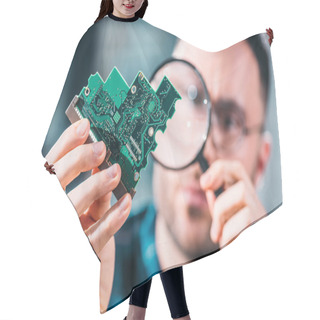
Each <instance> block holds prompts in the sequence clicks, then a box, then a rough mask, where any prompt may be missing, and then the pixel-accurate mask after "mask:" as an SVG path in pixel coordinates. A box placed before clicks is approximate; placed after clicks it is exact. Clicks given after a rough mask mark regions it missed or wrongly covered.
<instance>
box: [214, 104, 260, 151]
mask: <svg viewBox="0 0 320 320" xmlns="http://www.w3.org/2000/svg"><path fill="white" fill-rule="evenodd" d="M211 126H212V134H211V138H212V143H213V145H214V147H215V149H216V150H217V152H218V153H219V154H220V155H228V154H232V153H234V152H235V151H236V150H237V149H238V148H240V147H241V144H242V142H243V140H244V139H245V137H246V136H248V135H250V134H253V133H262V132H263V131H264V123H262V124H258V125H254V126H251V127H247V126H246V119H245V113H244V111H243V109H241V108H240V107H239V106H238V105H237V103H236V102H235V101H233V100H219V101H217V102H216V103H215V104H214V106H213V108H212V112H211Z"/></svg>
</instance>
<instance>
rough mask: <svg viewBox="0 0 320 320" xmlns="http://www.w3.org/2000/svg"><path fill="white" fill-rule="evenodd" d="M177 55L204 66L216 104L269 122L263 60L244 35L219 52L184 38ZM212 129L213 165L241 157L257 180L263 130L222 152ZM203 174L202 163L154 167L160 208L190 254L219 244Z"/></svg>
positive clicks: (249, 123)
mask: <svg viewBox="0 0 320 320" xmlns="http://www.w3.org/2000/svg"><path fill="white" fill-rule="evenodd" d="M174 56H175V57H176V58H180V59H184V60H187V61H189V62H191V63H192V64H193V65H194V66H195V67H196V68H197V69H198V70H199V72H200V73H201V75H202V77H203V79H204V81H205V83H206V86H207V89H208V91H209V95H210V99H211V102H212V108H213V109H214V108H215V106H218V105H219V106H220V107H221V106H222V107H223V104H224V103H226V102H228V104H229V105H230V104H231V105H232V106H233V107H234V108H239V111H240V112H242V113H243V114H244V119H245V125H246V127H248V128H250V127H254V126H257V125H261V124H262V123H263V122H264V104H263V101H262V98H261V87H260V86H261V82H260V75H259V68H258V63H257V61H256V58H255V56H254V54H253V52H252V51H251V49H250V47H249V45H248V44H247V43H246V42H245V41H242V42H240V43H238V44H236V45H235V46H233V47H231V48H228V49H227V50H224V51H220V52H217V53H208V52H205V51H202V50H199V49H197V48H196V47H193V46H190V45H188V44H187V43H185V42H182V41H180V42H179V43H178V45H177V46H176V48H175V51H174ZM213 131H214V129H213V127H212V128H211V132H210V133H209V137H208V140H207V142H206V145H205V148H204V153H203V154H204V157H205V158H206V160H207V161H208V164H209V166H210V164H212V163H213V162H214V161H215V160H216V159H219V158H220V159H234V160H239V161H240V162H241V163H242V164H243V166H244V168H245V169H246V172H247V173H248V176H249V177H250V179H251V180H252V182H253V184H254V185H255V184H256V179H257V178H258V175H261V168H260V167H261V166H259V157H260V150H261V148H262V147H263V146H262V145H263V139H262V137H261V135H260V134H259V133H255V134H250V135H248V136H245V137H244V139H243V140H242V143H241V144H240V145H238V146H237V148H236V149H234V150H233V151H231V152H229V153H227V154H221V152H220V153H219V152H218V150H216V148H215V146H214V144H213V142H212V134H213ZM258 167H259V168H260V169H258ZM201 174H202V171H201V168H200V166H199V164H198V163H195V164H193V165H191V166H190V167H188V168H187V169H184V170H180V171H172V170H167V169H164V168H163V167H161V166H160V165H159V164H155V167H154V181H155V182H156V183H155V185H154V192H155V201H156V206H157V211H158V214H159V215H162V217H163V218H164V221H165V223H166V226H167V228H168V230H169V232H170V234H171V236H172V238H173V239H174V241H175V242H176V244H177V245H178V247H180V249H181V251H182V252H183V253H185V254H186V255H187V256H189V257H190V258H193V257H195V256H199V255H201V254H205V253H208V252H211V251H212V250H213V249H214V248H217V244H214V243H213V242H212V241H211V239H210V228H211V224H212V219H211V215H210V213H209V208H208V205H207V201H206V196H205V193H204V192H203V191H202V189H201V188H200V181H199V180H200V176H201Z"/></svg>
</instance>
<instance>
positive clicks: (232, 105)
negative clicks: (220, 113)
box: [211, 99, 246, 120]
mask: <svg viewBox="0 0 320 320" xmlns="http://www.w3.org/2000/svg"><path fill="white" fill-rule="evenodd" d="M211 109H212V111H214V109H218V110H223V109H228V110H236V111H237V112H238V113H239V114H240V115H242V116H243V119H244V120H246V112H245V110H244V107H243V106H241V105H240V104H239V103H238V102H237V101H236V100H234V99H218V100H217V101H212V106H211Z"/></svg>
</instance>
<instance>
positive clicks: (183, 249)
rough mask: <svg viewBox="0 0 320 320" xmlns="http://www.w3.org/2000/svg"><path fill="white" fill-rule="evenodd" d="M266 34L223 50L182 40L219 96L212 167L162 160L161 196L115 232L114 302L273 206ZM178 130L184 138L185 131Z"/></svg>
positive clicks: (179, 54)
mask: <svg viewBox="0 0 320 320" xmlns="http://www.w3.org/2000/svg"><path fill="white" fill-rule="evenodd" d="M263 36H264V35H259V36H255V37H252V38H249V39H247V40H245V41H242V42H239V43H238V44H236V45H234V46H232V47H230V48H228V49H226V50H224V51H220V52H217V53H210V52H205V51H202V50H200V49H198V48H196V47H193V46H191V45H189V44H188V43H186V42H183V41H179V42H178V43H177V45H176V47H175V49H174V53H173V56H174V57H175V58H179V59H183V60H186V61H188V62H190V63H192V64H193V65H194V66H195V67H196V68H197V69H198V71H199V72H200V74H201V75H202V77H203V79H204V82H205V84H206V87H207V89H208V93H209V96H210V100H211V103H212V119H213V125H212V127H211V130H210V132H209V137H208V139H207V141H206V144H205V147H204V150H203V155H204V157H205V159H206V160H207V162H208V164H209V168H208V169H207V170H206V172H205V173H203V172H202V170H201V168H200V165H199V163H197V162H196V163H194V164H192V165H191V166H189V167H187V168H186V169H184V170H178V171H175V170H168V169H166V168H164V167H163V166H161V165H160V164H158V163H157V162H155V164H154V168H153V176H152V181H153V195H154V203H150V204H149V205H148V206H147V207H146V208H144V210H140V212H139V213H138V214H133V215H132V217H130V218H129V219H128V220H127V222H126V223H125V224H124V225H123V227H122V228H121V229H120V230H119V232H117V233H116V235H115V240H116V263H115V265H116V270H117V272H116V273H115V278H114V285H113V290H112V296H111V300H110V305H109V307H110V306H111V307H112V306H113V305H114V303H116V301H117V299H118V301H119V299H120V297H121V294H122V299H123V295H124V294H128V291H127V290H128V288H131V287H132V286H136V285H137V284H140V283H141V282H142V281H144V280H146V279H147V278H148V277H150V276H151V275H153V274H155V273H156V272H159V270H166V269H168V268H172V267H173V266H176V265H182V264H185V263H188V262H190V261H192V260H194V259H197V258H199V257H201V256H204V255H207V254H210V253H213V252H215V251H217V250H219V249H221V248H222V247H223V246H225V245H227V244H228V243H230V242H231V241H232V240H233V239H235V238H236V237H237V236H238V234H239V233H240V232H241V231H242V230H243V229H245V228H246V227H248V226H249V225H251V224H252V223H254V222H255V221H257V220H259V219H261V218H262V217H264V216H265V215H266V214H267V212H266V210H265V208H264V207H263V205H262V203H261V201H260V200H259V198H258V196H257V193H256V188H257V187H258V185H259V182H260V181H261V180H262V179H263V175H264V172H265V168H266V166H267V163H268V160H269V156H270V151H271V135H270V133H269V132H267V131H265V130H264V123H265V119H266V108H267V97H268V90H269V85H268V83H269V63H268V59H269V56H268V54H267V53H266V50H265V48H264V46H266V45H268V44H267V38H263ZM265 36H266V35H265ZM177 74H178V75H179V73H177ZM180 77H181V75H180ZM173 85H174V82H173ZM181 105H183V101H182V100H181ZM176 108H178V106H177V107H176ZM175 116H177V115H176V114H175V115H174V116H173V118H174V117H175ZM239 117H240V118H241V119H242V120H243V122H241V121H240V120H239V119H240V118H239ZM238 120H239V121H238ZM233 131H235V132H237V133H238V135H233V138H232V139H233V140H235V141H231V142H232V143H230V146H229V147H226V145H225V144H223V141H225V140H224V139H225V138H224V136H225V135H228V134H229V132H231V134H230V135H229V136H232V132H233ZM179 134H180V136H181V139H183V137H184V132H179ZM232 139H231V140H232ZM159 146H160V144H159ZM164 149H166V148H164ZM220 187H223V192H222V193H221V194H219V195H218V196H217V197H216V196H215V195H214V191H215V190H217V189H219V188H220ZM135 230H136V231H135ZM123 239H130V240H129V241H128V242H125V241H124V240H123ZM129 243H130V244H129ZM129 269H130V272H129ZM133 274H135V275H136V278H135V279H133V277H134V276H133ZM125 283H126V284H127V287H126V289H125V290H124V291H122V290H123V288H122V285H123V284H125Z"/></svg>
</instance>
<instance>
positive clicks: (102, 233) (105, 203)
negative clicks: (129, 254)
mask: <svg viewBox="0 0 320 320" xmlns="http://www.w3.org/2000/svg"><path fill="white" fill-rule="evenodd" d="M89 129H90V123H89V121H88V119H82V120H79V121H77V122H75V123H73V124H71V125H70V126H69V127H68V128H67V129H66V130H65V131H64V132H63V133H62V135H61V136H60V137H59V139H58V140H57V142H56V143H55V144H54V145H53V147H52V148H51V150H50V151H49V153H48V154H47V155H46V157H45V158H46V160H47V161H48V163H49V164H53V165H54V169H55V173H56V175H57V177H58V179H59V181H60V184H61V186H62V188H63V189H64V190H65V189H66V186H67V185H68V184H69V183H70V182H71V181H73V180H74V179H75V178H76V177H77V176H78V175H79V174H80V173H81V172H86V171H89V170H92V175H91V176H90V177H89V178H88V179H86V180H85V181H83V182H82V183H81V184H79V185H78V186H77V187H75V188H74V189H73V190H72V191H70V192H69V193H68V194H67V195H68V197H69V199H70V200H71V202H72V204H73V206H74V208H75V210H76V211H77V213H78V216H79V219H80V222H81V225H82V228H83V230H84V232H85V233H86V235H87V236H88V238H89V241H90V243H91V245H92V247H93V249H94V250H95V252H96V254H97V255H98V256H99V258H100V260H101V258H102V254H101V253H102V249H103V248H104V246H105V245H106V244H107V243H108V241H109V240H110V239H111V237H112V236H113V235H114V234H115V233H116V232H117V231H118V230H119V229H120V227H121V226H122V225H123V223H124V222H125V220H126V219H127V217H128V215H129V213H130V210H131V196H130V195H129V194H128V193H127V194H126V195H124V196H123V197H122V198H121V199H120V200H119V201H118V202H117V203H115V204H114V205H113V206H112V207H110V200H111V194H112V190H114V189H115V188H116V187H117V185H118V184H119V181H120V177H121V168H120V166H119V165H118V164H114V165H113V166H111V167H110V168H107V169H104V170H102V171H100V170H99V169H98V168H97V167H98V166H99V165H100V164H101V163H102V161H103V160H104V158H105V156H106V146H105V144H104V142H103V141H99V142H97V143H90V144H84V142H85V141H86V140H87V137H88V135H89ZM110 251H111V252H110V255H111V256H114V252H112V251H114V249H113V250H112V249H110ZM103 254H104V256H105V255H106V254H107V253H106V252H105V251H104V252H103Z"/></svg>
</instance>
